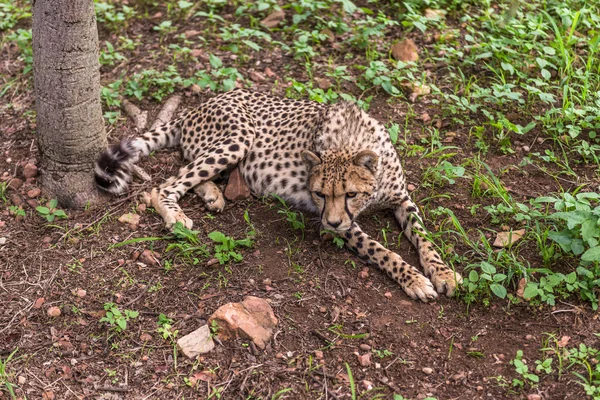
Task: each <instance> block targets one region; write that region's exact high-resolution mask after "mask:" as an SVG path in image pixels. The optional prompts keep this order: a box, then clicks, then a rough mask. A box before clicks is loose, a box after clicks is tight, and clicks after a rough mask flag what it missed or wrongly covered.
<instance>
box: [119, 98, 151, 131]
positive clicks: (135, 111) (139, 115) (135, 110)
mask: <svg viewBox="0 0 600 400" xmlns="http://www.w3.org/2000/svg"><path fill="white" fill-rule="evenodd" d="M123 110H125V112H126V113H127V115H129V117H130V118H131V119H132V120H133V122H135V129H137V130H138V132H140V131H143V130H144V129H145V128H146V124H147V123H148V111H142V110H140V108H139V107H138V106H136V105H135V104H133V103H131V102H129V101H128V100H123Z"/></svg>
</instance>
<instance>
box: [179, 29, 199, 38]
mask: <svg viewBox="0 0 600 400" xmlns="http://www.w3.org/2000/svg"><path fill="white" fill-rule="evenodd" d="M201 33H202V32H200V31H196V30H193V29H190V30H189V31H185V32H183V34H184V35H185V38H186V39H189V38H193V37H194V36H198V35H199V34H201Z"/></svg>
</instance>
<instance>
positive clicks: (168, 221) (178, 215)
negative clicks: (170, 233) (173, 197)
mask: <svg viewBox="0 0 600 400" xmlns="http://www.w3.org/2000/svg"><path fill="white" fill-rule="evenodd" d="M177 222H181V223H182V224H183V226H185V227H186V228H187V229H192V226H194V221H192V220H191V219H190V218H188V217H187V216H186V215H185V214H184V213H183V211H181V210H179V211H174V212H172V213H169V214H167V215H166V216H165V227H166V228H167V229H169V230H171V229H172V228H173V226H174V225H175V224H176V223H177Z"/></svg>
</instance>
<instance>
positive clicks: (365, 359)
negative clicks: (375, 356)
mask: <svg viewBox="0 0 600 400" xmlns="http://www.w3.org/2000/svg"><path fill="white" fill-rule="evenodd" d="M356 357H357V358H358V363H359V364H360V366H361V367H368V366H369V365H371V353H366V354H363V355H360V354H357V355H356Z"/></svg>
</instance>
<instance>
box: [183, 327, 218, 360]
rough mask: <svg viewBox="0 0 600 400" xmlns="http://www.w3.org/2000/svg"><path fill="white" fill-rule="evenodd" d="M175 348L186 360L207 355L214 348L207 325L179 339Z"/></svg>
mask: <svg viewBox="0 0 600 400" xmlns="http://www.w3.org/2000/svg"><path fill="white" fill-rule="evenodd" d="M177 346H178V347H179V349H180V350H181V352H182V353H183V354H185V356H186V357H188V358H196V357H197V356H198V355H200V354H204V353H208V352H209V351H211V350H212V349H214V348H215V342H213V340H212V337H211V335H210V329H209V327H208V325H203V326H201V327H200V328H198V329H196V330H195V331H194V332H192V333H190V334H188V335H185V336H183V337H181V338H180V339H179V340H178V341H177Z"/></svg>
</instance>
